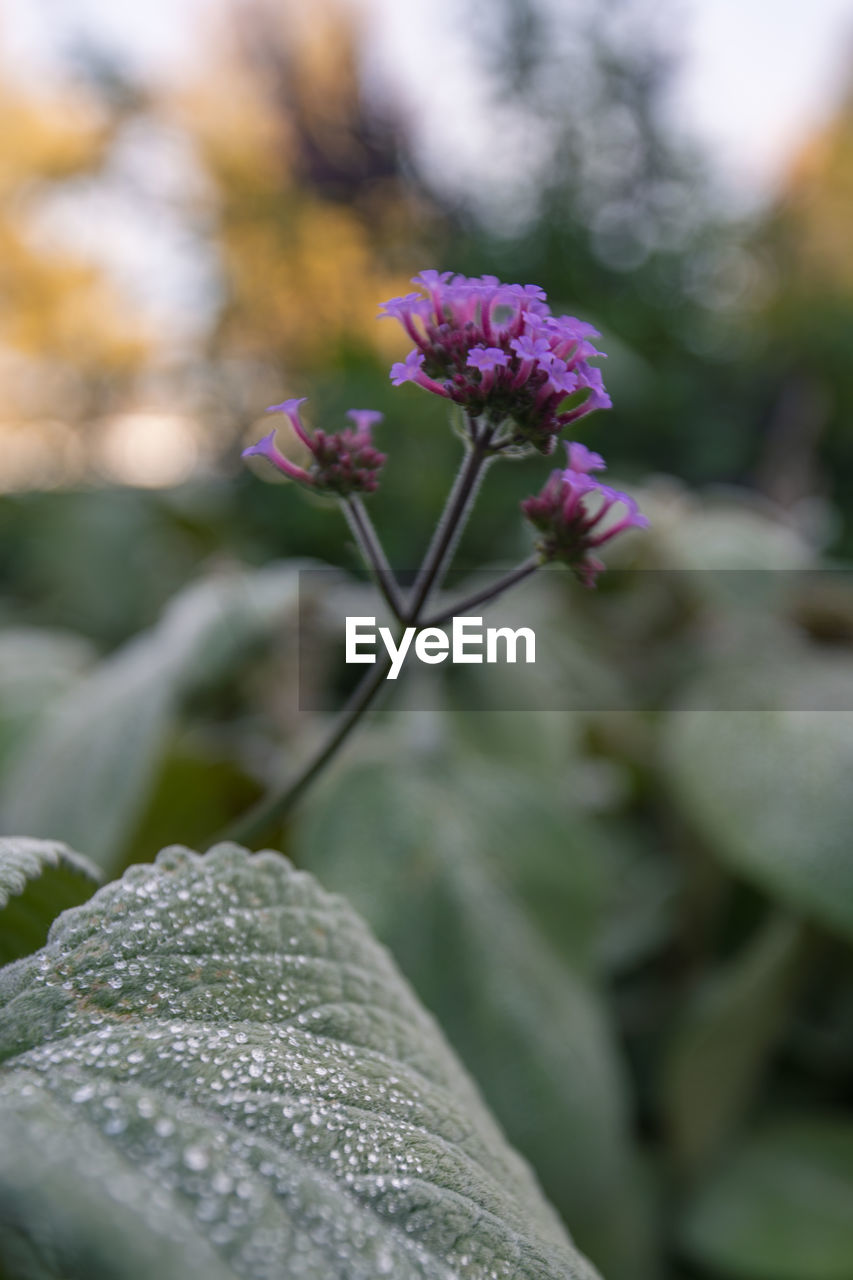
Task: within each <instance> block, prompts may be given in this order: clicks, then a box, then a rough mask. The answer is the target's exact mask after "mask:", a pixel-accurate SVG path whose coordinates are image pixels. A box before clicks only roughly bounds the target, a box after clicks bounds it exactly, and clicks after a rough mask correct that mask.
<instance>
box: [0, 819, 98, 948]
mask: <svg viewBox="0 0 853 1280" xmlns="http://www.w3.org/2000/svg"><path fill="white" fill-rule="evenodd" d="M100 879H101V877H100V873H99V872H98V869H97V867H95V866H93V865H92V863H91V862H89V861H88V859H87V858H81V857H80V854H79V853H74V852H73V851H72V850H71V849H69V848H67V847H66V845H64V844H59V843H57V841H55V840H33V839H31V838H30V837H28V836H0V964H8V962H9V961H10V960H17V959H18V958H19V957H20V956H26V955H29V954H30V953H31V952H33V951H36V950H38V948H39V947H41V946H43V945H44V942H45V939H46V938H47V931H48V929H49V928H50V926H51V924H52V923H53V921H54V920H55V919H56V917H57V916H58V915H59V913H60V912H61V911H65V910H67V908H68V907H76V906H78V904H79V903H81V902H85V901H86V899H87V898H90V897H91V896H92V894H93V893H94V892H95V890H96V889H97V887H98V885H99V883H100Z"/></svg>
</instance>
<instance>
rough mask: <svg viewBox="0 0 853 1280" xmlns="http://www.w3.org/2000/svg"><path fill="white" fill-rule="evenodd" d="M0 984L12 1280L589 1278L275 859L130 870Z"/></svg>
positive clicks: (476, 1116) (389, 968)
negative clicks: (58, 1279) (58, 1278)
mask: <svg viewBox="0 0 853 1280" xmlns="http://www.w3.org/2000/svg"><path fill="white" fill-rule="evenodd" d="M0 1001H2V1004H0V1063H2V1066H0V1256H2V1257H3V1259H4V1262H5V1261H6V1260H7V1259H12V1260H13V1263H12V1272H11V1274H12V1276H13V1277H14V1280H35V1278H36V1277H39V1278H40V1277H42V1276H49V1277H51V1278H53V1277H56V1276H60V1275H61V1276H62V1277H63V1280H90V1277H95V1278H100V1277H103V1278H104V1280H106V1277H110V1280H143V1277H144V1280H148V1277H150V1276H152V1275H155V1274H156V1275H157V1276H158V1278H162V1280H187V1278H192V1277H199V1278H203V1280H207V1277H210V1276H213V1277H214V1280H224V1277H226V1276H227V1277H234V1276H239V1277H246V1278H247V1280H289V1278H290V1277H296V1276H299V1277H300V1278H301V1280H376V1278H378V1277H380V1276H384V1275H387V1276H391V1277H394V1280H409V1278H411V1280H415V1278H417V1280H427V1278H428V1277H432V1278H434V1280H454V1278H456V1277H459V1278H460V1280H461V1278H462V1277H465V1280H491V1278H492V1277H506V1280H509V1278H510V1277H513V1280H557V1278H559V1280H573V1278H574V1280H593V1277H594V1273H593V1271H592V1269H591V1268H590V1267H589V1265H588V1264H587V1263H586V1262H585V1261H584V1260H583V1258H582V1257H581V1256H580V1255H579V1254H578V1253H577V1252H576V1250H575V1249H574V1248H573V1246H572V1245H571V1243H570V1241H569V1240H568V1238H567V1236H566V1235H565V1232H564V1230H563V1228H562V1227H561V1225H560V1224H559V1221H558V1219H557V1217H556V1215H555V1214H554V1212H553V1210H551V1209H550V1208H549V1206H548V1205H547V1203H546V1202H545V1201H544V1200H543V1198H542V1195H541V1193H540V1191H539V1189H538V1187H537V1186H536V1184H535V1182H534V1180H533V1178H532V1177H531V1174H530V1171H529V1169H528V1168H527V1166H526V1165H525V1164H524V1162H523V1161H521V1160H520V1159H519V1157H518V1156H516V1155H515V1154H514V1152H513V1151H512V1150H511V1149H510V1148H509V1147H508V1146H507V1145H506V1143H505V1141H504V1140H503V1138H502V1137H501V1135H500V1133H499V1131H498V1129H497V1128H496V1126H495V1124H494V1122H493V1121H492V1120H491V1119H490V1117H489V1115H488V1113H487V1111H486V1110H485V1109H484V1107H483V1105H482V1103H481V1101H480V1099H479V1097H478V1095H477V1093H476V1091H475V1089H474V1088H473V1086H472V1084H471V1082H470V1080H469V1079H468V1077H467V1076H466V1075H465V1074H464V1072H463V1071H462V1069H461V1068H460V1067H459V1065H458V1063H457V1061H456V1059H455V1058H454V1057H453V1055H452V1053H451V1052H450V1050H449V1049H448V1048H447V1046H446V1044H445V1043H444V1041H443V1039H442V1037H441V1034H440V1032H439V1030H438V1028H437V1027H436V1025H435V1023H434V1022H433V1020H432V1019H431V1018H430V1017H429V1016H428V1015H427V1014H426V1013H425V1012H424V1011H423V1009H422V1008H421V1007H420V1006H419V1005H418V1003H417V1002H416V1000H415V999H414V998H413V995H412V993H411V990H410V988H409V987H408V986H407V985H406V983H405V982H404V981H403V980H402V979H401V978H400V977H399V975H398V973H397V971H396V970H395V968H394V966H393V964H392V962H391V960H390V958H389V956H388V954H387V952H385V951H384V950H383V949H382V948H381V947H379V946H378V945H377V944H376V942H375V941H374V940H373V939H372V937H371V936H370V934H369V933H368V931H367V930H366V929H365V927H364V925H363V924H362V922H361V921H360V920H359V919H358V917H357V916H355V914H354V913H353V912H352V910H351V909H350V908H349V907H348V905H347V904H346V903H345V902H344V901H343V900H342V899H340V898H336V897H332V896H329V895H328V894H326V893H324V892H323V891H322V890H321V889H320V887H319V886H318V884H317V883H316V881H315V880H314V879H313V878H312V877H311V876H308V875H306V874H304V873H301V872H296V871H294V870H293V869H292V868H291V866H290V864H289V863H288V862H287V861H286V859H284V858H282V857H281V856H280V855H279V854H274V853H269V852H267V853H263V854H259V855H257V856H255V857H249V856H248V855H247V853H246V852H245V850H242V849H239V848H237V847H235V846H233V845H220V846H218V847H217V848H216V849H214V850H212V851H211V852H210V853H209V854H208V855H207V856H206V857H205V858H200V857H198V856H197V855H196V854H193V853H190V852H189V851H187V850H184V849H180V848H177V847H176V848H172V849H169V850H166V851H164V852H163V853H162V854H161V855H159V857H158V860H157V863H156V865H154V866H150V865H149V866H137V867H133V868H132V869H131V870H130V871H128V872H127V873H126V875H125V876H124V878H123V879H122V880H121V881H118V882H115V883H113V884H110V885H108V886H107V887H106V888H104V889H102V890H100V891H99V892H98V893H97V894H96V895H95V897H94V898H93V899H92V900H91V902H89V903H88V904H87V905H86V906H84V907H81V908H78V909H77V910H76V911H73V912H68V913H66V914H65V915H64V916H63V917H62V918H61V920H59V921H58V922H57V923H56V925H54V927H53V929H52V930H51V934H50V939H49V942H48V945H47V947H46V948H45V949H44V950H43V951H42V952H40V953H39V954H38V955H36V956H34V957H32V959H30V960H25V961H21V962H19V963H18V964H17V965H15V966H12V967H10V968H7V969H6V970H3V971H0ZM565 1140H566V1142H567V1143H570V1142H571V1141H572V1135H570V1134H566V1135H565ZM15 1260H17V1261H15ZM155 1264H156V1265H155ZM7 1265H8V1264H7Z"/></svg>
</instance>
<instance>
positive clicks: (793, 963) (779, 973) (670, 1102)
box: [664, 916, 806, 1172]
mask: <svg viewBox="0 0 853 1280" xmlns="http://www.w3.org/2000/svg"><path fill="white" fill-rule="evenodd" d="M805 950H806V939H805V932H804V929H803V927H802V925H801V924H800V923H799V922H798V921H796V920H791V919H788V918H786V917H781V916H773V917H772V918H771V919H770V920H769V921H768V922H767V924H765V925H764V926H763V928H762V929H761V930H760V932H759V933H758V935H757V937H755V938H754V939H752V940H751V941H750V942H749V944H748V945H747V946H746V947H745V948H744V950H743V951H742V952H741V954H739V955H738V956H736V957H735V959H734V960H732V961H730V962H729V964H728V965H727V966H726V968H725V970H724V971H722V972H721V973H719V974H717V975H715V976H714V978H713V979H712V980H711V981H709V982H708V983H706V984H705V985H703V986H702V987H701V988H700V990H699V991H698V992H697V993H696V995H695V997H694V999H693V1000H692V1002H691V1003H690V1004H689V1005H688V1007H687V1010H686V1011H685V1014H684V1016H683V1018H682V1020H681V1022H680V1024H679V1026H678V1027H677V1029H676V1032H675V1035H674V1037H673V1041H672V1044H671V1046H670V1049H669V1053H668V1056H667V1060H666V1061H665V1063H664V1091H665V1092H664V1105H665V1112H666V1119H667V1126H668V1130H669V1137H670V1142H671V1144H672V1148H673V1152H674V1155H675V1157H676V1159H677V1160H678V1162H679V1164H680V1165H681V1166H682V1168H684V1169H685V1170H687V1171H688V1172H689V1171H691V1170H694V1169H695V1168H696V1167H697V1166H698V1165H700V1164H701V1163H702V1162H704V1161H705V1160H707V1158H708V1157H709V1155H711V1154H713V1153H714V1152H715V1151H716V1150H717V1149H718V1148H719V1147H720V1146H721V1145H722V1144H723V1143H724V1142H725V1140H726V1139H728V1138H729V1137H730V1136H731V1133H732V1131H733V1130H734V1128H735V1126H736V1125H737V1123H738V1121H739V1120H740V1118H741V1115H742V1114H743V1112H744V1110H745V1108H746V1106H747V1104H748V1103H749V1101H750V1098H751V1096H752V1094H753V1092H754V1089H755V1086H756V1084H757V1082H758V1080H759V1079H760V1076H761V1071H762V1068H763V1067H764V1064H765V1062H766V1060H767V1056H768V1054H769V1053H770V1052H771V1050H772V1049H773V1047H774V1046H775V1044H776V1043H777V1040H778V1038H779V1035H780V1033H781V1031H782V1029H783V1027H784V1025H785V1019H786V1016H787V1014H788V1012H789V1010H790V1005H791V999H792V997H793V995H794V993H795V992H796V990H797V988H798V985H799V980H800V978H801V976H802V972H803V960H804V954H805Z"/></svg>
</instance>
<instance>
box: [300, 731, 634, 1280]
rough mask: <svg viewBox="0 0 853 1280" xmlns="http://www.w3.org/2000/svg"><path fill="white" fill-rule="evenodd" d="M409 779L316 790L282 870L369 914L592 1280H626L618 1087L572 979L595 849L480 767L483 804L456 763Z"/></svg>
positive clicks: (359, 779) (509, 777)
mask: <svg viewBox="0 0 853 1280" xmlns="http://www.w3.org/2000/svg"><path fill="white" fill-rule="evenodd" d="M417 763H418V762H417V761H415V762H413V764H412V766H411V767H410V768H407V767H406V763H405V761H401V760H400V758H399V755H398V756H397V758H396V759H395V760H394V762H393V764H392V763H391V761H390V760H387V759H383V758H381V757H380V759H379V760H377V761H370V762H360V763H358V764H356V765H354V766H353V767H351V768H349V769H345V770H338V771H337V772H336V773H335V774H334V775H333V776H332V777H331V778H328V779H326V781H325V783H324V785H323V786H322V787H321V788H319V789H318V790H317V791H316V792H315V793H314V795H312V796H311V797H310V800H309V801H308V802H307V803H306V806H305V808H304V810H303V812H302V818H301V822H300V823H299V825H298V826H297V829H296V832H295V834H294V843H293V845H292V848H293V851H294V857H295V858H296V860H297V862H299V864H300V865H305V866H308V867H309V868H310V869H311V870H312V871H314V872H316V873H317V874H318V875H319V876H320V877H321V879H322V880H323V881H324V883H327V884H329V885H330V886H331V887H333V888H334V889H336V890H338V891H339V892H342V893H344V894H345V895H346V896H347V897H349V898H350V899H351V900H352V901H354V903H355V904H356V906H357V907H358V908H359V909H360V910H362V911H363V912H364V913H365V914H366V915H367V918H368V920H369V922H370V923H371V924H372V925H373V927H374V928H375V929H376V931H377V933H378V935H379V937H380V939H381V940H382V941H383V942H385V943H386V944H387V945H388V946H389V947H390V948H391V950H392V951H393V953H394V955H395V957H396V959H397V960H398V962H399V963H400V965H401V967H402V968H403V971H404V973H405V974H406V975H407V977H409V978H410V979H411V981H412V982H413V984H414V986H415V988H416V990H417V991H418V993H419V995H420V996H421V998H422V999H423V1000H424V1002H425V1003H426V1004H427V1006H428V1007H429V1008H431V1009H432V1010H433V1012H435V1013H436V1014H437V1016H438V1018H439V1020H440V1022H441V1024H442V1026H443V1027H444V1029H445V1031H446V1032H447V1034H448V1036H449V1037H450V1040H451V1042H452V1044H453V1045H454V1047H455V1048H456V1050H457V1051H458V1052H459V1054H460V1055H461V1057H462V1059H463V1061H464V1062H465V1064H466V1066H467V1067H468V1068H469V1069H470V1070H471V1071H472V1073H473V1074H474V1076H475V1078H476V1079H477V1082H478V1083H479V1085H480V1086H481V1088H482V1089H483V1092H484V1094H485V1096H486V1100H487V1102H488V1103H489V1104H490V1105H491V1106H492V1107H493V1108H494V1110H495V1111H496V1113H497V1115H498V1118H499V1120H500V1121H501V1122H502V1124H503V1125H504V1127H505V1128H506V1130H507V1132H508V1134H509V1137H510V1139H511V1140H512V1141H513V1142H514V1143H515V1144H516V1145H517V1146H518V1147H519V1148H520V1150H521V1151H522V1152H523V1154H524V1155H526V1156H527V1157H528V1159H530V1160H531V1162H532V1163H533V1165H534V1168H535V1169H536V1172H537V1174H538V1175H539V1177H540V1178H541V1179H542V1182H543V1185H544V1187H545V1190H546V1192H547V1194H548V1195H549V1197H550V1198H551V1200H552V1201H553V1202H554V1203H555V1204H556V1205H557V1207H558V1208H559V1209H560V1211H561V1212H562V1213H563V1215H564V1217H565V1218H566V1220H567V1221H568V1222H570V1223H571V1226H572V1231H573V1232H574V1233H575V1236H576V1238H577V1240H578V1242H579V1244H580V1245H581V1247H582V1248H583V1249H584V1250H585V1251H586V1252H587V1253H588V1254H589V1255H590V1256H591V1257H592V1258H593V1260H594V1261H595V1262H596V1264H597V1265H598V1266H599V1267H600V1268H601V1269H602V1271H604V1272H605V1274H607V1276H608V1280H616V1277H619V1276H631V1277H639V1276H641V1275H643V1274H644V1270H643V1268H644V1254H645V1250H646V1242H645V1241H644V1239H643V1236H642V1233H643V1230H644V1226H643V1222H642V1212H641V1210H640V1209H639V1208H638V1201H637V1199H636V1195H635V1192H636V1187H635V1186H634V1184H633V1180H632V1178H633V1175H632V1152H631V1146H630V1142H629V1138H628V1132H627V1124H626V1085H625V1081H624V1079H623V1076H622V1071H621V1064H620V1062H619V1059H618V1055H617V1052H616V1049H615V1046H614V1044H613V1041H612V1038H611V1031H610V1028H609V1026H608V1024H607V1017H606V1014H605V1012H604V1007H603V1004H602V1001H601V999H600V997H599V995H598V993H597V991H596V989H595V987H594V985H593V984H592V983H591V982H590V981H589V979H588V978H587V976H586V975H585V974H584V972H583V971H582V969H579V968H578V967H577V964H578V963H580V964H581V965H583V966H585V965H586V963H587V960H588V952H589V946H590V942H591V939H592V936H593V934H594V926H595V923H596V920H597V914H596V903H597V896H598V895H597V893H595V892H592V893H591V890H594V887H595V881H594V878H592V870H593V869H592V868H591V867H590V862H594V858H595V852H596V850H595V846H594V844H593V843H592V841H591V839H590V840H589V843H588V844H587V846H586V847H584V840H583V833H584V831H585V830H586V828H584V827H583V826H582V825H581V824H580V823H577V824H576V826H573V824H572V822H571V820H570V814H569V813H568V812H567V810H566V809H565V807H564V805H563V804H562V803H561V802H560V801H559V799H558V798H557V797H555V794H554V791H553V789H551V788H549V787H540V786H537V785H536V784H534V783H531V784H529V787H530V789H529V790H528V793H527V795H526V796H524V795H523V791H524V786H525V783H524V780H523V779H522V777H521V776H520V775H519V774H518V773H517V772H514V771H510V770H504V771H501V770H500V769H498V768H493V769H492V770H491V772H490V786H489V788H488V790H486V789H484V785H483V779H482V777H481V776H480V775H479V774H478V773H477V772H476V770H475V771H471V770H466V771H465V772H462V771H461V770H460V768H459V762H458V761H455V762H454V764H453V765H452V766H451V768H450V769H448V770H447V771H446V772H444V771H442V770H441V769H439V768H437V767H435V766H434V765H433V766H430V764H429V762H428V761H421V762H420V764H421V767H420V768H418V767H417ZM543 902H546V903H547V913H543V914H540V913H539V912H538V911H535V910H534V909H535V907H537V906H541V904H542V903H543ZM584 916H586V918H584ZM560 920H562V931H563V934H564V935H565V936H563V937H562V938H559V939H558V937H557V936H556V933H557V930H558V928H559V927H560V926H559V922H560ZM573 935H574V936H573ZM555 943H558V944H559V945H558V946H557V945H554V944H555ZM570 959H574V961H575V962H576V963H575V964H574V965H572V964H570V963H567V961H568V960H570Z"/></svg>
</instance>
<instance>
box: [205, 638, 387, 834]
mask: <svg viewBox="0 0 853 1280" xmlns="http://www.w3.org/2000/svg"><path fill="white" fill-rule="evenodd" d="M390 669H391V659H390V658H389V656H388V654H387V653H386V654H385V655H384V656H383V657H381V658H378V659H377V661H376V662H375V663H374V665H373V666H372V667H371V668H370V670H369V671H367V672H365V674H364V676H363V678H362V679H361V680H360V681H359V683H358V684H357V685H356V687H355V689H354V690H353V692H352V694H351V695H350V699H349V701H348V702H347V704H346V706H345V707H344V708H343V710H342V711H341V713H340V715H339V717H338V719H337V721H336V723H335V727H334V729H333V730H332V732H331V733H330V734H329V736H328V738H327V739H326V740H325V742H324V743H323V744H322V745H321V747H320V748H319V749H318V750H317V751H316V752H315V754H314V755H313V756H312V757H311V758H310V759H309V760H308V762H307V764H306V765H305V767H304V768H303V769H302V770H301V772H300V773H299V774H297V776H296V777H295V778H294V779H293V781H292V782H290V783H288V785H287V786H286V787H285V788H284V790H283V791H280V792H277V793H273V794H272V795H270V796H265V797H264V798H263V799H262V800H260V801H259V802H258V803H257V804H256V805H255V806H254V808H252V809H250V810H249V811H248V813H245V814H244V815H243V816H242V817H241V818H238V819H237V821H236V822H234V823H233V824H232V825H231V826H230V827H229V828H228V830H227V831H226V832H225V833H224V834H223V835H222V836H221V837H220V839H223V840H252V839H253V838H254V837H255V836H258V835H263V833H264V832H265V831H268V830H269V828H270V827H271V826H272V825H273V823H275V822H277V821H279V820H280V819H282V818H284V817H286V816H287V814H288V813H289V811H290V809H291V808H292V807H293V805H294V804H295V803H296V801H297V800H298V799H299V797H300V796H301V795H302V792H303V791H304V790H305V789H306V787H308V786H309V785H310V784H311V782H313V780H314V778H315V777H316V776H317V774H318V773H319V772H320V771H321V769H322V768H323V767H324V765H325V764H326V763H327V762H328V761H329V760H331V758H332V756H333V755H334V754H335V752H336V751H337V750H338V748H339V747H340V746H341V745H342V744H343V743H344V742H345V740H346V739H347V738H348V737H349V735H350V733H351V732H352V731H353V729H354V728H355V726H356V725H357V724H358V722H359V720H360V719H361V717H362V716H363V715H364V713H365V711H366V710H367V709H368V707H369V706H370V705H371V703H372V702H373V701H374V700H375V698H376V696H377V694H378V693H379V692H380V690H381V689H382V686H383V685H384V684H385V677H386V676H387V674H388V672H389V671H390Z"/></svg>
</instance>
